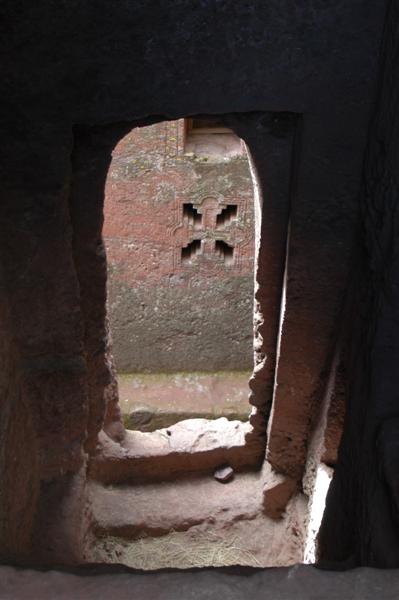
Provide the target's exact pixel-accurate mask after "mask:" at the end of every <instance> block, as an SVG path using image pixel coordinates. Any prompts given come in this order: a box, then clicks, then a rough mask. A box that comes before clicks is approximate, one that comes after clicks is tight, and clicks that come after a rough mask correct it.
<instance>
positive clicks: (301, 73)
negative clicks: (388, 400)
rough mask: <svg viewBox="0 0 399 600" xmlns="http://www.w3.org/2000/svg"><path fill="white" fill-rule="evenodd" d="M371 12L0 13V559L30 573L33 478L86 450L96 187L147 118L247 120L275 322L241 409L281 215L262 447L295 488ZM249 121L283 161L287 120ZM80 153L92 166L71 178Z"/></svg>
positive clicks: (100, 340) (97, 307) (359, 130)
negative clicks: (269, 424) (268, 421)
mask: <svg viewBox="0 0 399 600" xmlns="http://www.w3.org/2000/svg"><path fill="white" fill-rule="evenodd" d="M384 10H385V2H375V1H374V0H324V1H323V2H318V3H317V2H310V1H309V2H302V3H298V2H293V1H292V0H270V1H269V2H267V3H265V2H264V1H263V0H253V1H251V2H248V1H242V2H237V1H236V0H220V1H219V0H202V1H201V2H197V3H194V4H193V3H192V2H191V1H190V0H178V1H176V0H168V1H165V2H162V3H159V2H155V1H153V0H150V1H147V0H137V1H125V2H118V3H110V2H107V1H106V0H96V1H94V0H70V1H69V2H67V3H66V2H62V3H60V2H58V3H55V2H53V1H52V0H42V1H40V2H38V3H37V2H36V3H32V2H28V1H27V0H6V1H5V2H3V3H2V5H1V7H0V11H1V14H2V17H3V28H2V36H1V41H0V44H1V46H2V49H3V54H4V57H3V62H2V66H1V70H2V73H1V75H2V76H1V87H2V90H1V94H0V97H1V102H2V111H1V120H2V145H1V150H0V152H1V164H2V179H1V181H2V186H1V199H0V260H1V264H0V310H1V315H0V317H1V328H2V331H1V333H2V334H3V333H4V340H3V339H1V340H0V344H1V345H0V348H1V352H2V356H1V358H0V360H1V365H2V367H4V368H3V369H2V371H1V373H0V390H1V394H2V397H1V399H0V404H1V407H2V409H1V420H0V440H1V441H0V444H1V446H0V473H1V481H0V489H1V495H0V555H1V556H7V557H11V556H13V557H15V558H16V559H21V557H22V556H23V555H25V556H28V557H29V556H30V557H31V558H32V557H33V555H34V557H35V558H37V559H39V555H40V550H44V546H45V545H46V544H45V543H44V542H43V544H42V548H40V542H39V547H38V548H36V550H35V551H34V552H33V550H32V548H31V546H30V538H31V530H32V527H33V524H34V521H35V515H36V513H37V511H38V507H39V506H41V505H42V504H43V503H41V500H42V499H41V498H40V493H41V492H40V489H41V490H43V486H42V487H40V482H41V481H43V480H49V479H52V480H57V479H60V478H62V477H63V476H64V475H65V473H67V472H71V473H73V472H77V471H78V470H79V469H80V468H81V465H82V462H83V460H84V456H83V447H84V442H85V439H86V438H87V435H88V436H89V443H88V444H86V449H92V448H93V447H94V445H95V441H96V433H97V432H98V430H99V429H100V427H101V424H102V420H103V417H104V411H105V400H104V391H105V387H106V386H107V382H108V381H110V377H109V373H110V369H109V366H110V365H107V364H106V349H107V341H106V326H105V322H104V316H105V314H104V304H103V301H104V287H105V280H104V266H105V265H104V260H103V257H102V255H101V254H102V248H101V242H100V240H99V231H100V224H101V218H102V217H101V202H100V200H101V197H102V194H103V192H102V188H101V187H99V183H100V182H101V181H103V180H104V178H105V175H106V168H107V161H108V160H109V156H110V152H111V150H112V147H113V145H114V144H115V143H116V142H117V141H118V139H120V138H121V137H122V136H123V135H124V134H125V133H126V132H127V131H129V129H130V128H131V127H133V126H134V125H135V124H137V123H138V122H141V123H144V122H149V121H151V119H153V118H154V117H153V116H154V115H155V120H159V119H161V118H162V117H165V116H166V117H170V118H178V117H181V116H187V115H190V114H196V113H205V114H206V113H245V112H250V113H251V114H250V115H247V116H246V119H247V121H246V124H245V126H244V131H243V132H242V133H240V135H241V136H242V137H243V138H244V139H246V138H247V137H248V138H251V139H252V140H257V142H256V144H255V145H254V146H253V147H252V150H253V154H254V157H253V158H254V163H255V164H256V165H257V168H258V171H259V173H258V175H259V181H260V184H261V196H262V199H263V208H264V210H263V213H262V214H263V217H262V225H261V227H262V247H263V249H264V250H266V249H267V252H263V253H262V251H261V255H262V261H261V262H262V265H263V266H262V269H261V270H260V271H259V273H258V277H259V281H261V282H262V286H263V288H262V290H260V291H259V290H258V297H260V298H263V301H264V302H265V306H268V307H269V309H270V310H269V312H267V314H264V315H263V317H264V319H265V323H264V324H262V323H261V324H260V327H261V328H262V331H263V333H262V335H264V336H265V337H266V338H267V340H266V342H264V344H265V345H264V346H263V347H262V348H260V349H259V356H258V359H259V361H260V363H262V361H263V362H264V363H265V365H266V367H265V369H266V370H264V373H266V375H265V377H264V379H261V380H258V383H259V382H260V383H259V386H258V388H257V390H258V393H261V395H260V396H259V395H258V396H256V394H254V398H253V402H254V403H255V404H258V405H259V406H260V407H263V408H262V410H263V412H264V414H263V417H266V416H267V414H268V410H269V409H270V400H271V393H272V390H273V383H274V364H275V362H274V361H275V355H276V340H277V333H278V321H279V308H280V299H281V286H282V280H283V272H284V258H285V247H286V239H287V231H288V219H289V218H290V222H291V235H290V246H289V271H288V288H287V310H286V319H285V322H284V328H283V337H282V341H281V357H280V376H279V388H278V390H279V392H278V398H277V400H278V404H277V406H280V405H281V408H282V410H281V411H280V420H279V421H276V424H275V427H274V429H272V431H271V434H272V435H271V437H272V438H273V440H274V444H271V446H270V450H271V455H272V460H273V464H274V465H275V466H276V468H279V470H281V471H282V472H284V473H288V474H291V475H293V476H295V477H300V475H301V473H302V470H303V465H304V460H305V457H306V447H307V438H308V429H309V420H310V419H309V416H310V414H311V412H312V410H313V409H314V408H315V406H317V402H318V397H319V396H318V390H319V388H320V382H321V380H322V379H323V377H324V367H325V363H326V361H327V356H328V355H329V352H330V349H331V348H330V347H331V344H332V340H333V338H334V331H335V324H336V321H337V319H339V314H340V303H341V296H342V293H343V290H344V288H345V285H346V280H347V276H348V271H349V265H350V256H351V249H352V244H353V240H354V231H355V224H356V218H357V212H356V211H357V202H356V194H357V191H358V187H359V183H360V171H361V169H360V167H361V160H362V153H363V147H364V143H365V134H366V129H367V123H368V119H369V113H370V108H371V106H372V102H373V97H374V86H375V79H376V71H377V56H378V47H379V42H380V37H381V30H382V21H383V16H384ZM253 111H288V112H289V113H291V114H293V115H296V119H295V135H294V150H293V152H292V153H287V148H288V146H287V145H284V144H280V143H279V142H281V135H282V134H284V131H283V130H284V127H282V125H281V123H279V121H281V122H282V124H283V125H284V118H283V117H279V116H278V115H274V116H273V115H270V114H269V115H267V117H266V121H265V120H262V119H260V117H259V115H257V113H253ZM149 115H150V117H151V116H152V117H151V118H150V119H147V121H146V118H147V116H149ZM251 115H252V116H251ZM254 115H255V116H254ZM300 115H301V116H300ZM268 119H269V121H268ZM105 125H106V126H105ZM247 134H248V135H247ZM285 134H287V132H285ZM291 134H292V131H291ZM87 136H89V138H88V137H87ZM96 136H97V137H96ZM273 137H274V138H275V144H274V146H273V144H271V140H272V139H273ZM289 137H290V136H289ZM262 138H264V143H263V145H262V143H261V140H262ZM79 144H80V145H81V148H80V149H81V150H82V152H83V153H85V148H86V149H87V147H88V146H89V149H91V150H92V149H93V146H94V147H95V152H88V153H86V154H85V159H84V164H83V165H82V164H80V166H79V169H77V168H76V167H77V156H78V154H79ZM283 146H284V148H285V150H284V148H283ZM255 150H256V152H255ZM266 150H267V151H266ZM282 156H285V157H286V158H285V159H284V160H285V162H284V161H283V164H282V163H281V160H280V159H281V157H282ZM287 157H288V158H287ZM279 161H280V162H279ZM276 165H277V166H276ZM273 166H276V172H278V174H279V175H277V176H276V177H275V178H274V180H273V178H272V176H271V173H272V172H273ZM77 170H78V171H79V172H78V173H77ZM281 173H285V174H287V175H286V176H284V178H283V181H281ZM78 181H79V189H77V188H76V185H77V183H78ZM85 182H86V183H87V184H88V185H87V186H86V183H85ZM282 190H283V191H284V193H283V192H282ZM388 204H389V201H388ZM290 207H291V209H290ZM290 212H291V216H290ZM371 227H372V225H371ZM81 234H82V235H81ZM97 251H98V254H96V252H97ZM376 252H377V250H376ZM382 262H383V261H382ZM395 264H396V263H395ZM376 268H377V270H379V272H383V271H384V263H383V264H377V267H376ZM395 289H396V288H395ZM390 302H391V299H390ZM391 304H392V302H391ZM392 306H394V307H395V306H396V307H397V306H399V302H398V303H396V304H395V301H394V299H393V304H392ZM395 310H396V309H395ZM395 310H394V311H393V313H392V315H391V316H392V319H391V320H389V319H388V321H389V322H388V321H383V322H381V326H382V328H384V329H387V328H388V329H389V326H390V324H391V323H392V322H393V323H395V322H396V321H395V318H396V317H395V314H394V313H395ZM266 323H268V326H266ZM393 330H394V329H393ZM388 338H389V336H388ZM388 338H387V339H388ZM265 353H266V354H267V357H266V356H265ZM384 357H385V355H383V354H381V355H378V360H377V362H376V363H375V364H376V365H378V369H379V370H378V369H377V367H376V369H377V370H376V371H375V373H374V375H373V377H374V379H373V381H374V382H376V384H378V385H381V384H382V383H383V382H385V381H387V380H390V379H391V377H392V373H393V372H396V363H395V361H394V359H395V357H396V351H395V352H392V354H391V355H390V361H389V362H384V360H382V359H383V358H384ZM382 364H384V365H385V366H384V367H383V368H382ZM263 366H264V365H263ZM393 382H395V377H394V378H393ZM391 389H394V387H393V388H390V390H391ZM395 389H396V388H395ZM378 394H382V395H385V389H384V387H381V388H380V389H379V391H378ZM389 394H391V392H389ZM389 394H388V395H389ZM265 406H267V407H268V409H267V410H266V409H265ZM275 414H276V415H277V412H276V413H275ZM292 432H294V433H295V435H291V434H292ZM263 433H264V432H263ZM285 447H286V448H288V450H284V448H285ZM338 510H339V509H338ZM21 519H22V521H21ZM21 522H22V523H23V527H21ZM383 527H386V523H383ZM37 539H39V540H40V536H38V538H37ZM65 560H67V559H65ZM359 560H360V561H362V560H363V559H362V558H360V559H359ZM179 596H180V594H179Z"/></svg>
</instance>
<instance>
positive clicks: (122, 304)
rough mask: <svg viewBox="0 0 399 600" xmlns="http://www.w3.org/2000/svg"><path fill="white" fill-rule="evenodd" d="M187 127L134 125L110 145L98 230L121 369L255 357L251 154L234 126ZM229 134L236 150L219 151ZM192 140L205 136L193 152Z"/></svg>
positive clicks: (217, 364) (241, 363)
mask: <svg viewBox="0 0 399 600" xmlns="http://www.w3.org/2000/svg"><path fill="white" fill-rule="evenodd" d="M187 127H188V125H187V123H186V122H185V120H184V119H180V120H178V121H167V122H163V123H157V124H155V125H151V126H149V127H141V128H136V129H133V130H132V131H131V132H130V133H129V134H128V135H127V136H125V137H124V138H123V139H122V140H121V141H120V142H119V144H118V145H117V146H116V148H115V149H114V151H113V155H112V162H111V165H110V169H109V173H108V177H107V185H106V190H105V203H104V215H105V221H104V231H103V233H104V240H105V245H106V249H107V260H108V296H109V297H108V307H109V316H110V321H111V326H112V331H113V340H114V343H113V352H114V356H115V361H116V365H117V368H118V372H124V373H131V372H143V371H152V372H159V371H161V372H165V371H172V372H173V371H175V372H176V371H192V370H193V369H195V370H200V371H215V370H220V369H224V370H229V369H252V366H253V333H252V329H253V325H252V321H253V287H254V264H253V263H254V246H255V242H254V238H255V232H254V199H253V187H252V180H251V174H250V171H249V165H248V158H247V154H246V151H245V147H244V144H243V143H242V142H241V141H240V139H239V138H237V137H235V136H234V134H232V133H224V132H222V133H217V132H216V133H209V134H201V133H198V131H199V132H200V131H201V129H199V130H196V131H197V133H195V134H192V135H191V136H190V134H188V133H187V131H186V129H187ZM219 129H220V128H219ZM211 131H212V129H211ZM216 131H218V128H216ZM226 137H227V138H228V139H230V138H233V140H234V141H235V142H236V143H237V144H238V150H239V151H240V153H239V154H236V155H234V156H231V157H229V155H228V152H227V150H226V149H225V147H222V148H216V150H215V141H214V140H215V139H216V141H218V140H220V138H222V141H223V140H224V139H225V138H226ZM192 138H194V139H198V138H199V139H201V140H203V141H202V146H200V148H199V150H198V152H199V154H194V153H193V152H189V151H190V149H191V146H192V143H191V142H190V139H192ZM205 142H206V143H205ZM190 143H191V145H190ZM220 143H221V142H220ZM201 149H202V150H201ZM201 151H202V153H201ZM232 208H233V210H231V209H232ZM229 211H230V213H233V214H230V213H229ZM194 242H196V243H197V246H193V243H194ZM221 243H223V244H227V245H228V248H227V249H228V250H229V249H230V252H231V256H230V255H228V254H226V255H224V254H223V253H222V252H218V244H219V245H220V244H221ZM190 245H191V246H190ZM222 247H223V246H222ZM177 306H178V307H179V308H178V310H176V307H177Z"/></svg>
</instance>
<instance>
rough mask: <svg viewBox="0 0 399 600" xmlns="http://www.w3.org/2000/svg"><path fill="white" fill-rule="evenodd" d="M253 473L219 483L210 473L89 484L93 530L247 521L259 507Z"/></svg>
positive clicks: (150, 530)
mask: <svg viewBox="0 0 399 600" xmlns="http://www.w3.org/2000/svg"><path fill="white" fill-rule="evenodd" d="M259 477H260V476H259V475H258V474H256V473H240V474H238V475H236V477H235V479H234V480H232V481H230V482H229V483H226V484H223V483H220V482H218V481H216V480H214V479H213V477H212V476H210V475H209V476H205V477H204V476H202V477H197V478H190V479H181V480H179V481H174V482H163V483H152V484H151V483H150V484H142V485H136V486H126V485H123V486H107V487H105V486H102V485H101V484H98V483H94V482H92V483H91V484H90V492H89V497H90V504H91V508H92V513H93V523H94V530H95V532H96V533H97V534H99V535H104V534H107V535H112V536H118V537H128V538H130V539H134V538H137V537H143V536H146V535H151V536H160V535H164V534H166V533H168V532H170V531H171V530H173V531H186V530H187V529H189V528H190V527H193V526H194V525H199V524H201V523H204V522H207V523H208V524H211V523H215V522H217V523H218V527H223V526H224V525H225V524H226V523H232V522H234V521H238V520H251V519H254V518H255V517H256V516H257V515H258V514H260V513H261V512H262V485H261V483H260V481H259Z"/></svg>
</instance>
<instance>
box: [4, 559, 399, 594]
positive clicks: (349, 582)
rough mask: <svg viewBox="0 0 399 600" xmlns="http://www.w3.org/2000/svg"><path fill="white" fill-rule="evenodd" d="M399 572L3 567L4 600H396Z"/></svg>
mask: <svg viewBox="0 0 399 600" xmlns="http://www.w3.org/2000/svg"><path fill="white" fill-rule="evenodd" d="M398 590H399V571H397V570H378V569H367V568H360V569H354V570H352V571H344V572H342V571H341V572H338V571H321V570H318V569H315V568H314V567H312V566H308V565H306V566H305V565H296V566H294V567H289V568H272V569H252V568H238V567H231V568H227V569H197V570H188V571H172V570H167V571H153V572H150V573H143V572H141V571H133V570H130V569H127V568H124V567H121V566H115V567H113V566H96V567H93V566H90V567H86V568H81V569H74V570H72V571H70V572H68V571H66V570H64V571H57V570H49V571H35V570H32V569H16V568H13V567H7V566H3V567H0V600H6V599H9V598H10V599H11V598H12V599H13V600H39V599H40V600H53V599H54V598H57V600H91V599H93V600H108V599H109V598H114V599H115V600H116V599H117V600H131V599H132V598H140V600H177V599H178V598H181V599H187V598H190V600H221V599H225V598H226V599H227V598H228V599H229V600H247V599H248V598H250V599H251V600H277V599H278V600H319V599H320V598H323V600H343V599H344V600H349V599H350V600H376V599H377V598H378V599H381V600H397V598H398Z"/></svg>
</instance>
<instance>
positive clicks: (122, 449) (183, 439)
mask: <svg viewBox="0 0 399 600" xmlns="http://www.w3.org/2000/svg"><path fill="white" fill-rule="evenodd" d="M251 432H252V427H251V425H250V424H249V423H248V422H247V423H242V422H240V421H228V420H227V419H226V418H225V417H222V418H220V419H216V420H214V421H208V420H206V419H189V420H187V421H181V422H180V423H176V425H173V426H171V427H168V428H167V429H160V430H158V431H154V432H152V433H143V432H141V431H127V432H126V437H125V439H124V441H123V442H122V443H121V444H118V443H116V442H113V441H112V440H111V439H110V438H109V437H108V436H107V435H106V434H104V433H102V434H100V438H99V446H98V449H97V453H96V454H95V455H94V456H93V457H92V459H91V460H90V463H89V470H88V474H89V477H91V478H92V479H95V480H97V481H101V482H102V483H105V484H117V483H129V482H138V481H162V480H168V479H174V478H176V477H179V476H181V475H186V474H189V473H201V472H210V471H211V470H213V469H215V468H217V467H219V466H221V465H223V464H229V465H230V466H231V467H233V469H235V470H243V469H245V468H251V467H252V468H255V467H260V466H261V461H262V458H263V455H264V444H262V440H260V439H259V438H255V437H253V436H251Z"/></svg>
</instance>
